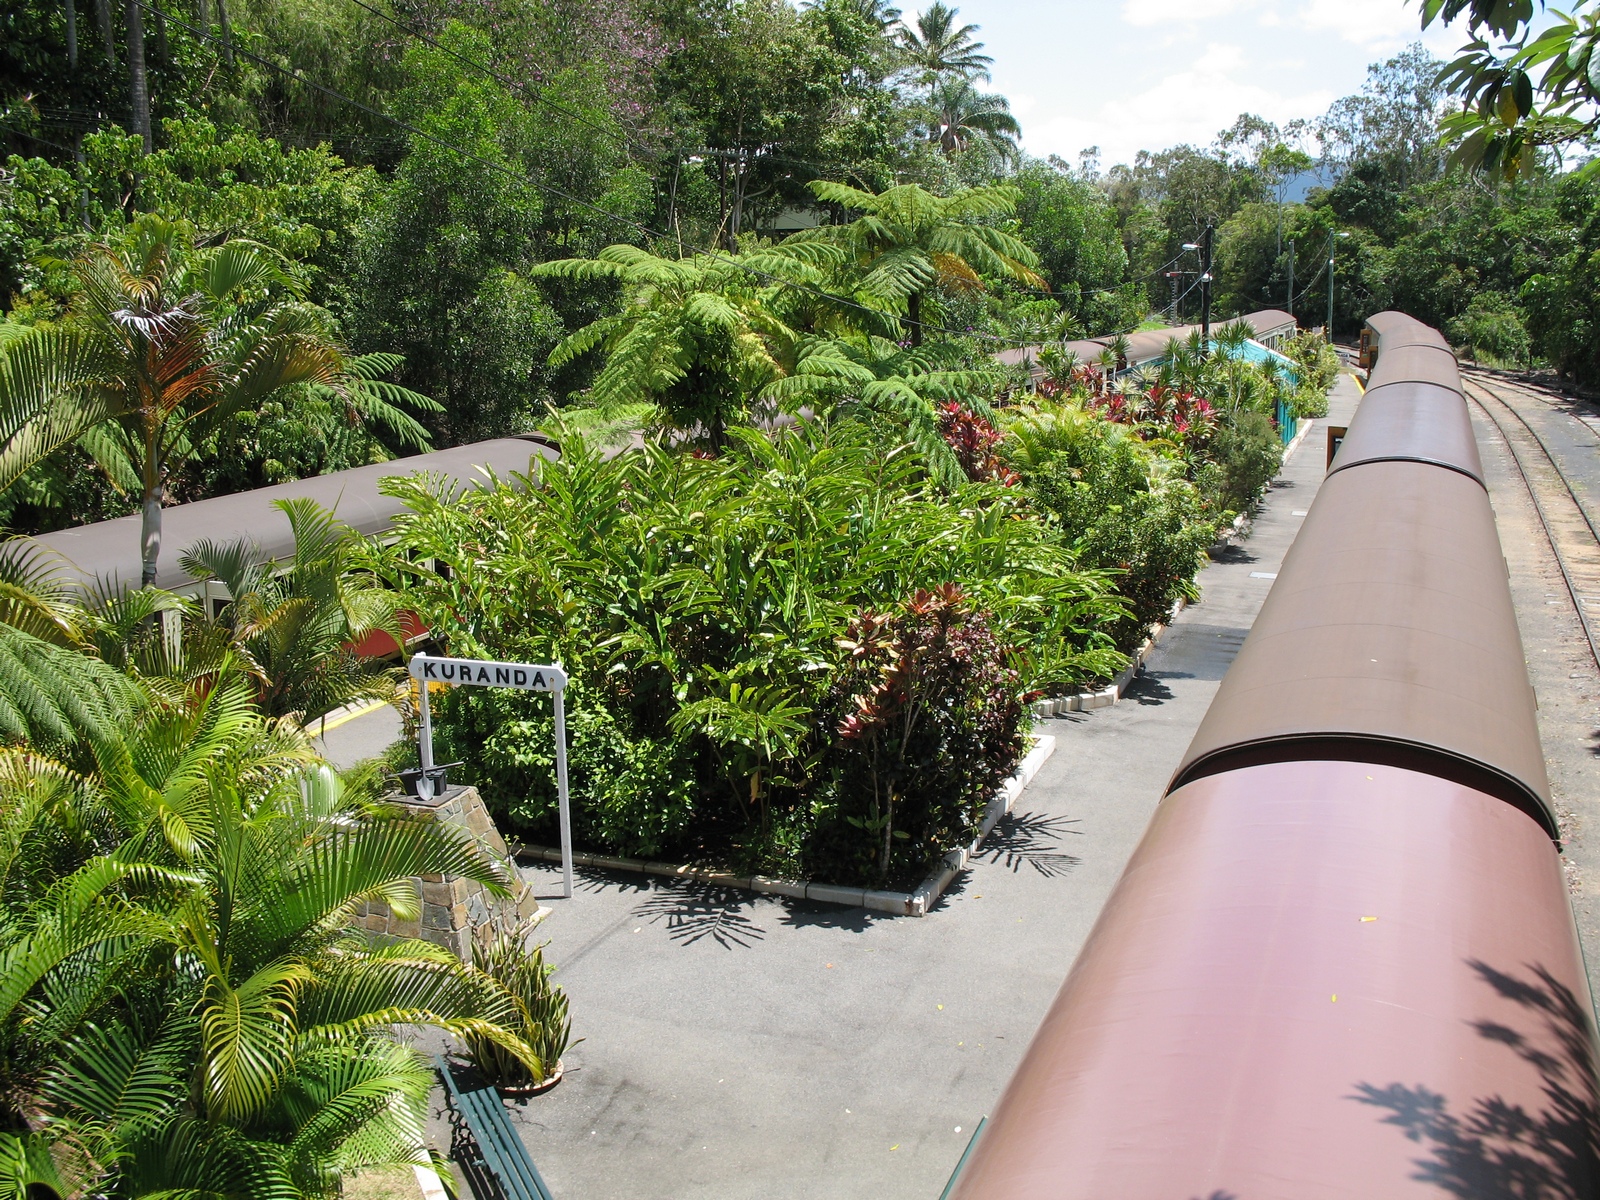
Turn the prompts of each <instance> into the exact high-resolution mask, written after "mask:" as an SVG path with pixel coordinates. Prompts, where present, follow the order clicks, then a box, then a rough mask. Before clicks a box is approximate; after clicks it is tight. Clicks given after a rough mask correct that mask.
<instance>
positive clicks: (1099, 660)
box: [393, 421, 1123, 882]
mask: <svg viewBox="0 0 1600 1200" xmlns="http://www.w3.org/2000/svg"><path fill="white" fill-rule="evenodd" d="M564 448H565V451H566V453H565V454H564V455H563V458H562V461H561V462H560V463H559V464H557V465H554V466H550V467H547V468H546V469H545V471H544V473H543V475H542V477H541V484H542V486H540V487H539V488H537V489H527V490H519V489H518V488H515V487H512V486H510V485H509V484H507V485H502V486H500V487H498V488H495V489H492V490H481V491H475V492H472V493H469V494H467V495H466V496H463V497H461V498H459V499H458V500H457V501H455V502H454V503H447V502H445V501H443V500H441V499H440V498H438V497H435V496H434V495H432V494H431V493H430V492H429V490H428V485H427V483H426V482H425V481H420V480H419V481H408V482H398V481H397V482H396V484H395V485H394V487H395V488H396V491H397V494H399V495H401V496H403V497H404V498H405V499H406V500H407V503H408V504H409V505H410V506H411V508H412V510H413V511H412V515H411V516H409V517H407V518H404V519H403V520H402V523H401V538H400V544H399V546H400V548H399V550H398V551H397V555H396V558H395V561H394V564H393V569H394V570H395V572H396V573H397V581H408V582H409V591H410V595H411V597H412V598H413V601H414V603H416V604H417V605H418V606H419V608H420V609H421V611H422V612H423V614H424V616H425V617H426V618H427V619H428V620H429V621H430V623H431V624H432V627H433V628H434V629H435V631H436V633H437V634H438V635H439V636H440V637H441V639H442V640H443V641H444V642H445V644H446V645H448V647H449V649H450V652H451V653H454V654H465V655H478V654H482V655H487V656H491V657H499V658H511V659H516V660H519V661H551V660H559V661H561V662H562V663H563V664H565V666H566V669H567V671H568V673H569V675H570V676H571V678H572V685H571V687H570V690H569V696H568V702H567V703H568V726H569V729H570V730H571V737H572V750H571V753H572V780H573V787H574V791H575V794H577V795H579V796H581V797H582V800H581V802H580V803H578V804H577V805H576V806H575V809H574V812H575V819H576V821H577V826H578V829H579V832H580V834H581V835H582V836H584V837H585V838H587V839H588V840H590V841H591V843H593V844H596V845H601V846H606V847H610V848H613V849H615V850H617V851H620V852H623V853H627V854H638V855H645V856H662V855H671V854H678V855H686V856H691V857H699V856H705V855H710V856H713V857H715V856H722V857H724V858H728V859H736V860H739V861H741V862H743V863H744V864H745V865H746V866H748V867H754V868H765V869H769V870H776V871H788V872H795V871H806V872H814V873H817V874H821V875H825V876H829V877H845V878H850V877H854V878H857V879H860V880H862V881H865V882H881V881H883V880H885V879H893V880H895V881H897V882H904V880H905V879H907V878H910V877H911V876H914V875H916V874H917V872H919V871H921V870H922V869H923V868H925V866H926V865H927V863H928V862H929V861H931V860H932V859H933V858H936V857H937V856H938V855H939V854H942V853H943V852H944V850H946V849H948V848H949V841H948V837H949V834H950V832H951V831H952V830H959V829H964V828H966V827H967V826H969V825H970V823H971V821H972V820H973V818H974V816H975V814H976V813H977V811H978V809H979V807H981V804H982V802H983V801H985V800H986V799H987V798H988V793H989V792H990V791H991V790H992V788H993V786H994V784H995V783H996V782H998V780H997V779H995V778H991V776H992V775H993V773H994V772H995V771H999V772H1000V778H1003V777H1004V775H1005V774H1006V773H1009V770H1010V767H1011V763H1012V761H1013V759H1014V757H1015V750H1016V747H1017V745H1018V743H1017V742H1016V740H1015V739H1016V737H1017V732H1018V725H1017V723H1018V721H1019V720H1020V718H1021V705H1020V699H1021V697H1022V695H1023V694H1024V693H1025V692H1026V691H1028V690H1031V689H1035V688H1048V687H1052V686H1056V687H1060V686H1067V685H1070V684H1071V683H1072V682H1074V681H1076V680H1079V679H1085V678H1091V677H1097V676H1102V675H1105V674H1108V673H1109V672H1111V671H1114V670H1115V669H1116V668H1117V666H1118V665H1120V663H1121V662H1122V661H1123V660H1122V658H1121V656H1120V655H1118V654H1117V652H1116V651H1115V649H1114V648H1113V646H1112V644H1111V641H1110V639H1109V637H1107V635H1106V634H1105V633H1104V632H1102V631H1101V626H1103V625H1104V624H1105V623H1106V622H1107V620H1109V619H1115V618H1116V616H1117V615H1118V613H1119V610H1120V605H1119V603H1118V601H1117V599H1116V596H1115V592H1114V590H1113V588H1112V586H1111V583H1110V581H1109V580H1107V579H1105V578H1104V577H1102V576H1101V575H1099V574H1098V573H1095V572H1083V571H1080V570H1078V569H1077V568H1076V567H1075V565H1074V563H1073V559H1072V556H1071V554H1070V553H1069V551H1068V550H1067V548H1066V547H1065V546H1064V545H1062V544H1061V542H1060V541H1059V539H1057V538H1055V537H1053V536H1052V534H1051V531H1050V530H1049V529H1048V528H1047V527H1046V526H1045V525H1044V524H1043V523H1041V522H1040V521H1039V520H1038V519H1036V518H1035V517H1034V516H1033V515H1032V514H1031V513H1030V512H1029V510H1028V508H1027V507H1026V505H1025V503H1024V501H1023V499H1022V497H1020V496H1019V495H1017V494H1015V493H1013V492H1012V491H1010V490H1009V489H1006V488H1004V487H1003V486H999V485H974V488H975V489H977V490H971V491H963V492H962V493H961V494H960V495H959V496H957V497H950V496H947V495H945V494H944V493H942V492H941V491H940V490H939V489H938V488H936V487H935V486H933V484H932V483H931V482H930V481H929V479H928V476H927V471H926V469H925V468H924V467H923V465H922V464H921V463H920V462H919V460H918V458H917V456H916V455H915V454H912V453H910V452H908V451H907V450H905V449H904V448H902V447H900V446H899V445H898V442H897V440H896V439H894V438H892V437H886V436H883V435H882V434H881V433H880V432H877V431H874V429H873V428H872V427H871V426H869V425H866V424H863V423H860V422H857V421H844V422H840V423H837V424H833V425H826V424H821V423H816V422H813V423H810V424H807V425H805V426H802V427H800V428H799V429H796V430H793V431H790V432H786V433H783V434H780V435H777V436H776V437H774V438H771V439H768V438H766V437H764V436H760V435H752V434H744V433H740V434H738V435H737V436H735V438H734V440H733V443H732V445H731V446H730V447H729V448H728V450H727V451H726V452H725V453H724V454H722V455H720V456H718V457H715V458H708V457H700V456H694V455H684V454H681V453H675V452H673V451H671V450H670V449H668V448H665V447H661V446H652V447H649V448H647V449H646V450H645V451H643V452H640V453H637V454H630V455H624V456H621V457H618V458H613V459H610V460H606V459H603V458H602V457H601V456H600V455H598V454H597V453H595V452H594V451H592V450H590V449H589V448H588V447H586V446H585V445H584V444H583V442H582V441H581V440H569V441H568V442H567V443H566V445H565V447H564ZM430 560H431V561H432V562H434V563H435V564H439V565H443V566H447V567H448V568H449V570H448V572H446V573H442V574H441V573H437V572H432V571H428V572H415V573H412V571H411V569H410V567H409V564H410V563H411V562H412V561H422V562H425V561H430ZM953 581H960V584H961V586H962V588H963V589H964V591H963V593H962V594H961V595H960V596H959V598H955V597H953V598H950V599H949V600H948V602H947V609H946V610H942V611H947V617H946V619H945V620H944V623H943V624H942V625H941V626H940V628H939V631H938V632H937V634H935V633H934V632H931V631H928V630H921V631H913V630H911V629H909V628H904V629H902V628H901V626H898V625H897V626H895V628H896V631H897V636H901V637H905V638H914V637H923V638H925V639H931V640H932V641H933V642H935V643H937V644H938V648H937V654H943V655H949V654H956V653H957V652H956V651H955V650H953V649H951V648H948V647H947V646H946V644H945V643H946V642H948V641H949V639H951V638H958V640H959V638H968V639H977V642H974V645H976V644H978V642H982V644H984V645H988V646H991V647H992V649H990V650H988V651H985V653H987V654H988V655H989V657H990V661H989V664H988V665H987V666H981V665H980V664H979V663H978V662H977V661H976V660H974V661H971V662H968V663H966V664H965V665H962V664H952V665H950V666H949V667H947V668H945V669H944V671H943V673H942V674H941V673H940V671H938V670H935V669H934V668H933V666H932V664H931V662H927V663H924V664H923V665H922V666H921V667H920V668H919V670H921V671H923V672H924V673H925V674H921V675H917V676H916V677H915V679H914V680H913V681H912V683H910V684H908V685H907V686H910V687H912V690H913V693H914V694H913V696H912V697H911V699H910V700H908V701H907V703H910V704H914V705H926V704H927V703H928V701H929V699H930V696H932V695H934V694H939V695H942V696H943V697H944V699H943V700H942V701H941V702H940V704H938V705H935V706H933V710H932V711H933V714H934V715H932V716H930V717H929V718H928V720H929V722H931V726H932V727H931V728H929V729H926V730H923V731H922V732H921V734H920V737H921V739H922V740H921V743H919V744H934V743H939V742H940V741H941V739H948V738H956V737H960V738H972V737H977V738H980V739H991V740H992V739H995V738H998V739H999V741H998V742H997V743H995V744H994V746H992V747H991V749H994V750H996V751H997V752H995V753H991V754H988V755H986V756H983V761H982V762H981V763H980V762H978V761H976V760H975V761H974V762H972V763H971V764H969V765H967V766H963V767H962V768H961V770H963V771H967V770H976V771H977V772H978V776H977V777H976V778H974V779H973V780H971V782H969V783H967V784H964V785H962V784H958V783H957V782H956V777H955V776H952V775H951V774H949V772H948V770H947V769H943V768H941V769H940V770H941V772H942V773H939V774H938V775H937V778H938V780H939V782H940V784H941V786H939V787H934V786H933V785H932V784H931V783H926V782H925V783H922V784H916V785H913V784H911V783H907V784H905V785H904V788H906V789H911V790H916V791H917V793H918V795H919V797H920V799H918V801H917V802H916V805H917V806H918V807H914V808H913V810H912V815H911V817H909V818H906V819H902V820H901V822H900V824H899V826H898V827H899V828H901V830H902V832H906V833H907V837H906V838H903V839H900V840H898V841H896V842H895V843H894V844H893V849H894V851H895V853H894V855H893V856H892V859H891V861H887V862H880V861H879V859H878V855H877V853H876V851H874V850H871V849H870V848H871V847H872V846H874V845H875V844H876V841H875V839H876V838H877V837H880V836H882V835H881V830H879V829H878V828H877V827H874V828H873V830H872V832H871V833H870V834H867V833H863V834H862V835H861V837H860V838H858V839H854V840H856V841H860V842H861V845H864V846H866V847H868V848H869V849H868V850H866V851H862V853H861V855H860V859H861V865H860V867H857V866H855V865H854V860H853V858H852V856H850V855H846V856H843V859H842V860H841V856H840V855H838V854H837V853H836V852H835V851H834V850H833V849H824V847H825V846H830V847H831V845H832V842H833V841H837V840H838V839H841V838H843V839H845V840H852V839H851V838H850V836H849V834H848V829H847V828H846V827H849V826H850V822H851V821H853V820H861V821H865V820H879V819H881V817H882V814H881V813H874V812H872V810H871V806H870V803H869V799H868V797H867V796H866V795H864V794H863V793H862V792H861V791H860V790H859V789H857V788H855V787H854V786H853V785H852V784H851V782H850V781H851V779H853V777H854V775H853V773H854V772H855V771H856V770H857V769H858V768H857V767H856V766H854V765H852V764H854V762H855V759H856V758H857V757H858V755H857V753H856V752H855V748H854V747H853V746H852V745H845V744H843V743H842V741H841V739H842V738H843V735H842V734H841V733H840V731H839V726H840V722H842V721H844V720H845V719H846V717H848V716H850V715H852V714H853V713H854V712H855V710H854V707H853V705H854V704H855V702H856V700H857V699H858V698H860V697H863V696H865V695H867V691H866V690H863V689H866V688H867V685H866V684H865V683H862V682H860V681H859V680H857V676H858V675H860V674H861V672H863V671H869V670H878V669H879V668H881V667H882V666H883V661H880V657H874V656H870V655H869V661H867V662H865V663H863V662H857V664H856V666H855V667H854V668H850V667H849V666H848V664H849V663H850V662H851V661H853V660H852V659H851V657H850V655H849V654H848V653H847V651H846V650H845V648H844V645H843V643H844V641H846V640H848V636H849V630H850V629H851V628H852V627H853V626H852V623H856V622H860V621H863V620H867V619H869V618H868V617H867V614H874V613H875V614H882V618H881V619H882V620H885V621H889V622H891V623H893V622H895V621H901V620H902V618H901V616H898V615H897V614H900V613H901V612H902V608H903V606H905V605H908V604H910V605H914V604H915V603H916V597H917V596H918V594H919V592H924V591H926V592H935V591H936V590H937V589H939V588H941V587H944V586H945V585H948V584H951V583H952V582H953ZM906 611H907V612H910V611H912V610H906ZM906 619H909V618H906ZM952 626H954V628H955V630H957V631H958V632H953V631H952ZM885 636H888V635H885ZM984 639H988V640H987V641H985V640H984ZM862 653H863V654H867V652H866V651H863V652H862ZM897 653H901V654H903V657H909V658H912V659H918V656H919V655H921V656H922V658H923V659H925V658H927V656H928V655H930V654H934V653H935V651H934V650H927V651H926V652H924V651H920V650H919V651H915V652H913V651H910V650H907V651H903V652H901V651H891V650H887V649H885V650H883V651H882V654H883V655H891V656H892V655H893V654H897ZM976 653H977V651H975V650H973V651H961V652H960V654H958V655H957V657H962V656H969V657H970V655H972V654H976ZM872 655H878V651H876V650H875V651H873V652H872ZM919 661H921V660H920V659H919ZM973 672H975V673H976V674H973ZM924 678H925V679H926V682H925V683H923V682H917V681H918V680H922V679H924ZM845 679H850V680H852V681H855V682H852V683H850V684H849V686H846V685H845V684H844V683H843V682H842V681H843V680H845ZM841 688H842V689H843V690H841ZM938 689H945V691H944V692H939V691H938ZM951 689H953V690H951ZM963 689H966V691H963ZM972 689H977V693H976V694H974V695H973V696H971V697H970V698H969V699H968V700H958V699H957V697H958V696H959V695H965V694H967V692H969V691H971V690H972ZM964 705H965V706H976V707H975V708H974V710H973V711H974V716H973V720H974V721H975V722H977V724H976V725H975V726H974V727H973V730H972V731H970V732H965V733H960V732H958V731H956V730H954V729H953V728H951V727H950V723H951V722H957V721H958V718H957V716H956V714H957V712H958V711H959V710H961V709H962V708H963V706H964ZM996 705H998V707H999V709H1000V711H1002V712H1004V713H1009V716H1008V717H1007V718H1006V721H1005V722H1003V723H1002V724H1006V723H1008V724H1009V728H1008V729H1005V728H1002V729H1000V730H998V731H988V732H986V730H988V726H987V725H986V724H985V722H988V721H991V720H993V719H994V716H993V713H992V712H990V711H989V709H990V708H991V707H992V706H996ZM441 713H442V715H441V717H440V719H439V722H438V726H437V728H438V729H439V731H440V734H439V736H440V738H441V744H440V749H439V751H438V753H439V754H440V755H441V756H443V755H447V754H448V755H449V756H450V757H452V758H459V759H463V760H464V761H466V763H467V764H468V767H467V772H468V773H467V774H466V775H465V776H464V777H465V778H470V779H472V780H474V781H476V782H477V783H478V784H479V785H480V787H481V788H482V790H483V791H484V793H485V795H486V797H487V798H488V799H489V800H490V802H491V804H492V805H493V806H494V807H495V808H496V809H497V811H499V812H500V813H503V814H505V815H506V816H507V817H509V818H510V819H511V820H512V821H513V822H514V823H517V824H520V825H523V826H526V827H530V828H533V829H535V830H538V831H541V832H546V833H547V832H548V829H549V822H550V820H551V818H552V815H553V812H554V802H555V796H554V786H553V779H552V776H551V750H550V744H551V735H550V721H551V717H550V708H549V704H548V702H546V701H543V700H542V698H540V697H536V696H531V695H529V696H524V695H522V694H520V693H511V692H483V693H479V694H467V692H466V690H464V689H463V690H459V691H457V692H453V693H451V694H450V695H449V696H448V697H446V698H444V699H443V700H442V701H441ZM941 714H942V715H941ZM929 739H932V742H930V741H929ZM985 744H986V745H987V744H988V743H987V742H986V743H985ZM955 748H956V746H955V744H954V743H951V744H950V746H949V749H948V752H949V753H953V752H954V750H955ZM968 748H969V749H972V748H973V747H970V746H969V747H968ZM904 749H905V748H902V750H904ZM901 752H902V751H901V750H897V751H896V753H901ZM946 761H949V760H947V759H941V758H939V757H937V756H936V757H935V758H934V759H930V760H928V762H927V763H926V764H925V767H926V769H928V770H933V769H935V768H934V767H933V765H932V764H933V763H935V762H946ZM907 820H914V822H915V823H913V824H911V826H910V828H909V830H907V828H906V822H907ZM856 849H857V850H860V849H861V846H857V847H856Z"/></svg>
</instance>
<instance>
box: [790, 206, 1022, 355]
mask: <svg viewBox="0 0 1600 1200" xmlns="http://www.w3.org/2000/svg"><path fill="white" fill-rule="evenodd" d="M811 190H812V192H814V193H815V194H816V197H817V199H819V200H822V201H824V202H825V203H828V204H837V205H839V206H840V207H842V208H845V209H848V210H854V211H856V212H859V213H861V214H863V215H862V216H861V217H860V218H858V219H857V220H855V221H851V222H850V223H848V224H845V225H823V226H819V227H818V228H816V229H806V230H802V231H801V232H799V233H796V234H792V235H790V237H789V238H788V239H787V240H785V241H784V243H783V247H784V248H787V247H790V246H795V245H804V244H812V243H821V244H824V245H836V246H840V247H842V248H843V249H844V250H845V251H846V253H847V254H848V255H849V256H850V258H851V260H852V265H853V268H854V270H855V271H856V272H857V279H856V283H855V291H856V298H857V300H858V301H860V302H861V303H863V304H864V305H867V306H869V307H875V308H882V309H887V310H888V311H892V312H895V313H904V314H905V316H904V321H905V324H906V325H907V326H908V329H907V334H908V336H909V338H910V341H911V345H912V346H913V347H916V346H920V345H921V344H922V332H923V330H922V299H923V297H924V295H926V293H927V292H928V289H930V288H933V287H945V288H950V289H955V290H962V289H965V290H974V291H981V290H982V289H983V286H984V284H983V276H985V275H991V276H1004V277H1006V278H1010V279H1015V280H1018V281H1019V282H1022V283H1025V284H1028V285H1029V286H1031V287H1037V288H1048V286H1049V285H1048V284H1047V283H1046V282H1045V280H1044V278H1043V277H1042V276H1041V275H1040V274H1039V273H1038V272H1037V271H1035V270H1034V268H1035V267H1037V266H1038V265H1039V256H1038V255H1037V254H1035V253H1034V252H1033V250H1032V249H1030V248H1029V247H1028V245H1027V244H1026V243H1024V242H1023V241H1022V240H1021V239H1020V238H1018V237H1017V236H1016V235H1014V234H1012V233H1008V232H1007V231H1006V230H1004V229H1001V228H999V227H998V226H996V225H993V224H984V223H983V222H985V221H989V220H992V219H994V218H996V217H1009V216H1011V215H1012V214H1013V213H1015V212H1016V209H1017V200H1018V199H1019V197H1020V195H1021V193H1020V192H1018V191H1017V189H1016V188H1014V187H1009V186H1005V185H994V186H988V187H975V188H965V189H963V190H962V191H959V192H956V193H955V194H954V195H951V196H936V195H934V194H933V193H932V192H930V191H928V190H927V189H925V188H923V187H921V186H920V185H918V184H914V183H907V184H901V185H900V186H898V187H892V188H890V189H889V190H888V191H885V192H880V193H878V194H877V195H874V194H873V193H871V192H865V191H862V190H860V189H859V188H853V187H849V186H848V185H846V184H842V183H832V182H829V181H827V180H816V181H814V182H813V183H812V184H811Z"/></svg>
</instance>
